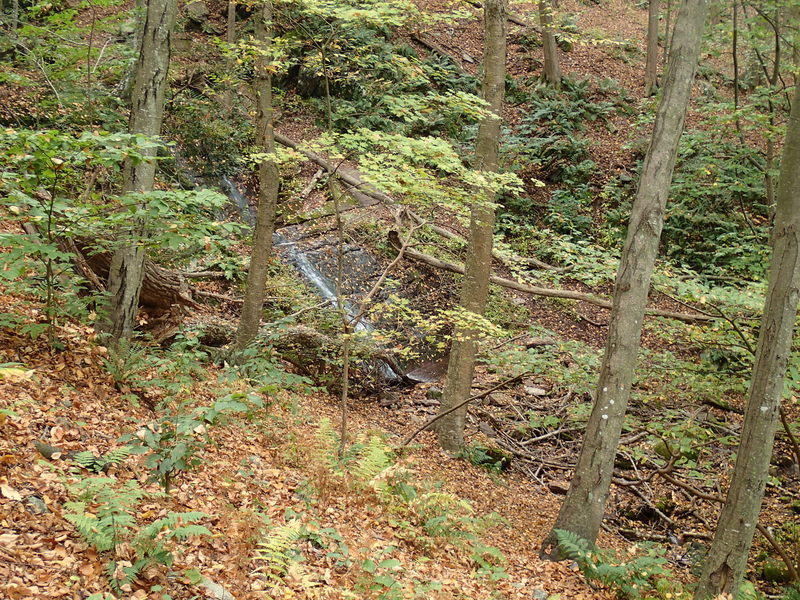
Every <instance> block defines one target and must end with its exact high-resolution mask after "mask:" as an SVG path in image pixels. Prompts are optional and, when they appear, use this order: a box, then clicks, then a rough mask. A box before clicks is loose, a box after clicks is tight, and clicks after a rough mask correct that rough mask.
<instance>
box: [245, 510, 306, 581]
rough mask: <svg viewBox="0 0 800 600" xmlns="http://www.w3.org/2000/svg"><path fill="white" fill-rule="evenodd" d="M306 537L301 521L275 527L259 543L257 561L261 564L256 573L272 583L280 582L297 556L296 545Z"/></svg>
mask: <svg viewBox="0 0 800 600" xmlns="http://www.w3.org/2000/svg"><path fill="white" fill-rule="evenodd" d="M304 535H305V526H304V525H303V523H302V522H300V521H299V520H293V521H289V522H288V523H286V525H281V526H279V527H273V528H272V529H271V530H270V532H269V533H268V534H267V536H266V537H265V538H264V539H263V540H262V541H260V542H259V543H258V548H257V549H256V554H255V560H256V562H258V563H260V564H259V566H258V568H257V569H256V572H257V573H260V574H261V575H263V576H264V577H266V578H267V579H270V580H272V581H277V580H280V579H281V578H282V577H283V576H284V575H286V572H287V571H288V569H289V563H290V562H291V560H292V558H293V556H294V554H295V544H296V543H297V541H298V540H299V539H301V538H302V537H303V536H304Z"/></svg>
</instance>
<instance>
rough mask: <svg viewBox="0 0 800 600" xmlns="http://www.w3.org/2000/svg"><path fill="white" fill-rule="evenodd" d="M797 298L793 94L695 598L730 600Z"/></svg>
mask: <svg viewBox="0 0 800 600" xmlns="http://www.w3.org/2000/svg"><path fill="white" fill-rule="evenodd" d="M798 298H800V91H798V90H795V95H794V102H793V103H792V114H791V116H790V117H789V125H788V128H787V131H786V141H785V145H784V148H783V159H782V161H781V174H780V178H779V181H778V192H777V211H776V215H775V226H774V230H773V233H772V267H771V270H770V277H769V289H768V290H767V298H766V302H765V304H764V312H763V317H762V318H761V331H760V333H759V336H758V347H757V349H756V357H755V363H754V365H753V375H752V379H751V381H750V393H749V396H748V400H747V409H746V411H745V417H744V425H743V426H742V438H741V441H740V442H739V449H738V451H737V452H736V466H735V467H734V471H733V478H732V479H731V486H730V489H729V490H728V496H727V498H726V500H725V505H724V506H723V508H722V513H721V514H720V518H719V522H718V523H717V530H716V532H715V534H714V540H713V542H712V543H711V549H710V550H709V552H708V557H707V558H706V561H705V564H704V565H703V572H702V574H701V576H700V582H699V583H698V586H697V589H696V590H695V598H697V599H698V600H706V599H707V598H715V597H717V596H718V595H720V594H731V595H733V596H734V597H735V596H736V594H737V592H738V590H739V587H740V586H741V584H742V580H743V579H744V572H745V569H746V568H747V555H748V552H749V551H750V545H751V544H752V542H753V534H754V532H755V529H756V523H757V522H758V513H759V512H760V511H761V501H762V498H763V496H764V486H765V484H766V481H767V474H768V471H769V461H770V457H771V456H772V446H773V443H774V441H775V428H776V426H777V423H778V419H779V413H780V403H781V397H782V395H783V382H784V377H785V375H786V364H787V361H788V359H789V355H790V354H791V352H792V333H793V331H794V325H795V319H796V317H797V302H798Z"/></svg>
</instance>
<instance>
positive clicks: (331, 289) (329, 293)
mask: <svg viewBox="0 0 800 600" xmlns="http://www.w3.org/2000/svg"><path fill="white" fill-rule="evenodd" d="M272 243H273V246H274V247H275V248H276V249H277V250H279V251H280V252H281V254H283V255H284V256H285V257H286V259H287V260H288V261H289V262H290V263H291V264H292V265H293V266H294V268H295V269H297V270H298V272H299V273H300V274H301V275H302V276H303V277H304V278H305V279H306V281H308V282H309V283H310V284H311V285H313V286H314V287H315V288H316V289H317V291H318V292H319V295H320V296H322V297H323V298H324V299H325V300H328V301H329V302H330V303H331V306H333V307H334V308H338V307H339V302H338V300H337V298H336V284H335V283H334V282H333V281H331V280H330V279H329V278H327V277H325V275H323V274H322V273H321V272H320V270H319V269H317V268H316V267H315V266H314V265H313V264H311V261H310V260H308V256H306V254H305V253H304V252H302V251H300V250H298V249H297V242H292V241H290V240H288V239H287V238H285V237H284V236H283V235H281V234H280V233H277V232H276V233H274V234H273V235H272ZM343 308H344V311H345V314H346V315H347V316H348V317H349V318H350V319H353V318H355V317H356V316H357V314H358V313H357V312H356V309H355V308H354V307H353V305H352V304H350V303H349V302H344V303H343ZM355 330H356V331H363V332H365V333H369V332H371V331H374V330H375V328H374V327H373V326H372V324H371V323H369V322H367V321H365V320H364V319H363V318H362V319H361V320H360V321H359V322H358V323H357V324H356V326H355ZM381 373H382V374H383V376H384V377H386V378H387V379H389V380H395V379H397V378H398V376H397V373H395V372H394V369H392V368H391V367H390V366H389V365H387V364H386V363H385V362H382V361H381Z"/></svg>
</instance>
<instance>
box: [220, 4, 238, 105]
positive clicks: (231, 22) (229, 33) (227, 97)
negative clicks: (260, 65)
mask: <svg viewBox="0 0 800 600" xmlns="http://www.w3.org/2000/svg"><path fill="white" fill-rule="evenodd" d="M225 41H226V42H227V43H228V44H229V45H230V46H233V44H234V43H235V42H236V0H228V19H227V23H226V25H225ZM233 68H234V64H233V61H232V60H230V61H228V69H229V71H230V72H231V73H232V72H233ZM232 85H233V84H232V83H229V84H228V87H227V89H226V90H225V93H224V94H223V95H222V108H223V110H224V111H225V114H226V116H230V114H231V111H232V110H233V89H232Z"/></svg>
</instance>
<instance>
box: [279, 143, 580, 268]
mask: <svg viewBox="0 0 800 600" xmlns="http://www.w3.org/2000/svg"><path fill="white" fill-rule="evenodd" d="M275 141H276V142H278V143H279V144H281V145H282V146H286V147H287V148H291V149H292V150H295V151H297V152H299V153H300V154H302V155H303V156H305V157H306V158H308V159H309V160H311V161H312V162H314V163H316V164H318V165H319V166H320V167H322V168H323V169H325V170H326V171H328V173H336V176H337V177H338V178H339V179H341V180H342V181H344V182H345V183H346V184H347V185H349V186H350V188H351V189H349V190H347V192H348V193H350V194H353V193H354V192H355V194H357V195H362V196H369V197H371V198H374V199H375V200H379V201H380V202H383V203H384V204H387V205H389V206H396V205H397V203H396V202H395V201H394V199H393V198H392V197H391V196H389V195H388V194H386V193H384V192H382V191H380V190H379V189H377V188H376V187H375V186H373V185H372V184H370V183H367V182H366V181H364V180H363V179H361V177H360V176H359V175H358V173H357V172H353V171H346V170H343V169H340V168H338V167H335V166H333V164H332V163H331V162H330V161H328V160H327V159H326V158H325V157H323V156H320V155H319V154H317V153H316V152H311V151H310V150H305V149H303V148H302V147H301V146H300V144H298V143H297V142H295V141H294V140H292V139H290V138H288V137H286V136H285V135H282V134H280V133H277V132H276V133H275ZM357 195H356V196H355V197H356V199H357V200H358V199H359V198H358V196H357ZM359 204H361V205H362V206H363V205H364V204H363V203H362V202H359ZM408 215H409V217H410V218H411V219H413V220H414V221H415V222H417V223H422V222H423V221H424V219H422V217H420V216H419V215H417V214H415V213H413V212H412V211H408ZM425 225H426V226H427V227H428V228H429V229H430V230H431V231H433V232H435V233H437V234H438V235H441V236H442V237H445V238H447V239H450V240H453V241H457V242H459V243H462V244H465V245H466V244H467V240H466V239H465V238H464V237H463V236H461V235H459V234H457V233H455V232H453V231H450V230H449V229H445V228H444V227H439V226H438V225H434V224H432V223H426V224H425ZM492 256H493V257H494V258H495V259H496V260H498V261H500V262H501V263H502V264H504V265H506V266H509V265H508V262H507V261H508V257H507V256H505V255H504V254H503V253H502V252H500V251H499V250H498V249H497V248H493V249H492ZM525 260H526V261H527V262H528V263H529V264H531V265H533V266H536V267H538V268H542V269H552V270H555V271H566V270H567V269H561V268H559V267H555V266H553V265H549V264H547V263H544V262H542V261H540V260H537V259H535V258H531V259H525Z"/></svg>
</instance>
